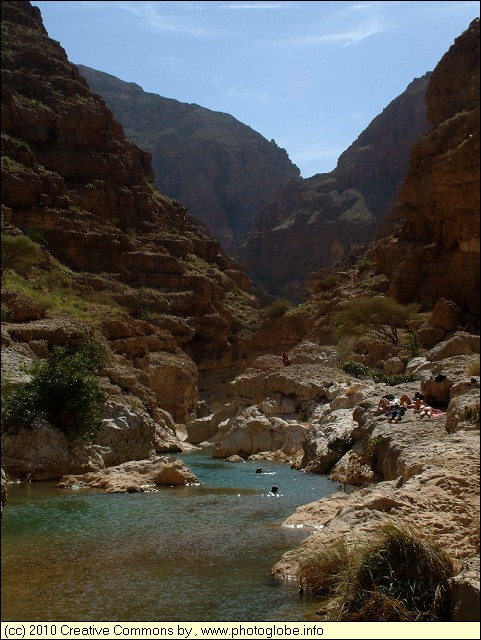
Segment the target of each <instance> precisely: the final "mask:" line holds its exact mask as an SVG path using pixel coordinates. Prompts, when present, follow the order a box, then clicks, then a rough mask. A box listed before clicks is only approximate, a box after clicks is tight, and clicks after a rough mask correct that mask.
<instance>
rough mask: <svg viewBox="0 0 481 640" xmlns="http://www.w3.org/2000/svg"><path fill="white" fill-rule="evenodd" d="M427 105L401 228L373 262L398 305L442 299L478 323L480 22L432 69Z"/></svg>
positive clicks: (405, 190) (400, 214) (379, 247)
mask: <svg viewBox="0 0 481 640" xmlns="http://www.w3.org/2000/svg"><path fill="white" fill-rule="evenodd" d="M426 101H427V109H428V111H427V114H428V118H429V120H430V121H431V123H432V125H433V128H432V129H431V130H430V131H429V133H428V134H427V135H426V136H425V138H424V139H423V140H422V141H421V142H419V143H418V144H417V145H416V146H415V147H414V148H413V150H412V154H411V161H410V166H409V172H408V175H407V177H406V180H405V182H404V185H403V188H402V191H401V193H400V196H399V206H398V207H397V212H396V216H397V217H398V218H399V219H400V226H399V229H398V231H397V232H396V233H395V234H394V235H393V236H392V237H391V238H390V239H389V240H388V241H387V242H386V240H384V241H382V242H379V243H378V244H377V245H376V246H375V247H374V250H373V253H372V256H373V258H374V259H375V261H376V262H377V264H378V266H379V268H380V270H381V271H383V272H384V273H385V274H386V275H387V276H388V278H389V279H390V287H389V293H390V294H391V295H393V296H395V297H396V298H397V299H398V300H399V301H400V302H411V301H420V302H424V303H426V304H434V303H435V302H436V301H437V300H438V299H439V298H446V299H448V300H452V301H454V302H455V303H456V304H457V305H458V306H459V307H460V308H461V310H463V311H464V312H467V313H470V314H473V316H474V317H478V322H479V252H480V243H479V204H480V202H479V169H480V167H479V20H475V21H473V22H472V23H471V25H470V26H469V28H468V29H467V30H466V31H465V32H464V33H463V34H462V35H460V36H459V38H457V39H456V40H455V42H454V44H453V45H452V46H451V48H450V49H449V51H448V52H447V53H446V54H445V55H444V56H443V58H442V59H441V61H440V62H439V64H438V65H437V67H436V69H435V70H434V72H433V74H432V78H431V80H430V82H429V86H428V89H427V92H426Z"/></svg>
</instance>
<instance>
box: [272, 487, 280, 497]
mask: <svg viewBox="0 0 481 640" xmlns="http://www.w3.org/2000/svg"><path fill="white" fill-rule="evenodd" d="M278 491H279V489H278V488H277V487H276V486H275V485H274V486H273V487H272V489H271V492H272V493H273V494H274V495H276V493H277V492H278Z"/></svg>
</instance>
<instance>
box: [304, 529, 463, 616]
mask: <svg viewBox="0 0 481 640" xmlns="http://www.w3.org/2000/svg"><path fill="white" fill-rule="evenodd" d="M455 573H456V567H455V563H454V561H453V560H452V559H451V557H450V556H449V555H448V554H447V553H446V552H445V551H444V549H443V548H442V547H441V545H439V544H438V543H437V542H436V541H435V540H434V539H432V538H430V537H428V536H427V535H425V534H424V533H423V532H421V531H420V530H417V529H416V528H415V527H414V526H412V525H409V524H407V523H399V522H396V521H394V520H392V521H388V522H386V523H385V524H384V525H383V526H382V527H381V528H380V530H379V533H378V535H377V536H375V537H374V538H373V539H372V540H369V541H366V542H358V543H352V544H348V543H347V542H346V540H345V539H344V538H339V539H336V540H334V541H332V542H330V543H326V544H324V545H322V546H321V547H320V548H319V549H318V550H317V551H316V552H314V553H312V554H306V556H305V557H304V559H303V560H302V561H301V564H300V570H299V575H298V580H299V586H300V590H301V592H303V593H310V594H312V595H315V596H318V597H320V598H322V599H323V608H322V609H321V611H319V612H318V613H319V614H320V615H321V616H322V618H323V619H324V620H336V621H340V622H353V621H357V622H414V621H416V622H433V621H442V620H446V615H447V602H446V585H447V580H448V578H450V577H451V576H452V575H454V574H455Z"/></svg>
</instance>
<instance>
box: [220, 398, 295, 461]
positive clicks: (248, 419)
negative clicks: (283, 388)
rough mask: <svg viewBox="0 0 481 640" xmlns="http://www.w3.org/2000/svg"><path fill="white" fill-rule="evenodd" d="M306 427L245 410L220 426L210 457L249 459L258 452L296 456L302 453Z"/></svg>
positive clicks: (251, 410) (252, 410)
mask: <svg viewBox="0 0 481 640" xmlns="http://www.w3.org/2000/svg"><path fill="white" fill-rule="evenodd" d="M306 433H307V427H306V426H305V425H303V424H301V423H299V422H295V421H286V420H282V419H281V418H278V417H275V416H273V417H268V416H266V415H264V414H263V413H262V412H261V411H260V410H259V409H258V408H257V407H249V408H247V409H245V411H243V412H242V413H240V414H239V415H238V416H236V417H235V418H233V419H231V420H228V421H226V423H222V424H221V425H220V429H219V436H218V443H217V444H216V446H215V448H214V451H213V457H214V458H228V457H229V456H231V455H234V454H236V455H240V456H242V457H248V456H250V455H251V454H253V453H257V452H260V451H281V452H283V453H285V454H286V455H288V456H295V455H296V454H298V453H299V451H300V450H302V442H303V440H304V438H305V436H306Z"/></svg>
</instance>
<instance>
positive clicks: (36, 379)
mask: <svg viewBox="0 0 481 640" xmlns="http://www.w3.org/2000/svg"><path fill="white" fill-rule="evenodd" d="M104 357H105V356H104V355H103V351H102V349H100V348H99V346H98V345H96V344H94V343H91V342H86V343H84V344H83V345H82V346H81V347H80V348H79V349H78V350H76V351H73V350H72V349H69V348H68V347H65V346H56V347H54V348H53V350H52V353H51V354H50V355H49V357H48V358H47V360H44V361H41V362H39V363H37V364H36V365H35V366H34V369H33V371H32V379H31V380H30V381H29V382H25V383H23V384H20V385H18V386H16V387H14V388H13V389H11V390H10V391H7V392H6V394H5V396H4V397H3V398H2V428H3V429H4V430H6V431H9V430H15V429H17V428H18V427H20V426H25V427H28V426H30V425H31V424H32V422H33V421H34V419H35V418H37V417H40V418H43V419H45V420H48V422H50V423H51V424H53V425H54V426H55V427H57V428H58V429H60V430H61V431H63V432H64V433H65V434H66V435H67V436H69V437H75V436H80V437H82V438H84V439H87V440H92V439H93V438H94V436H95V435H96V434H97V432H98V430H99V428H100V425H101V422H102V407H103V403H104V401H105V398H106V395H107V394H106V392H105V390H104V389H102V388H101V386H100V383H99V379H98V377H97V376H96V375H95V373H94V372H95V370H96V369H97V368H98V367H99V366H101V364H102V363H103V361H104Z"/></svg>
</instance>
